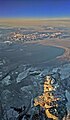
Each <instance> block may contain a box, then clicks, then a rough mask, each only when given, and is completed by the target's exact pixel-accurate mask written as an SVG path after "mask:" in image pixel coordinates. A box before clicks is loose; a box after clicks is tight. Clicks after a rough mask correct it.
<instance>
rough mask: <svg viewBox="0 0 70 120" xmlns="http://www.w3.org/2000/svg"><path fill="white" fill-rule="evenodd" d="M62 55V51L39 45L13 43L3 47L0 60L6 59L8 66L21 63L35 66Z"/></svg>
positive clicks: (0, 51)
mask: <svg viewBox="0 0 70 120" xmlns="http://www.w3.org/2000/svg"><path fill="white" fill-rule="evenodd" d="M63 53H64V49H62V48H57V47H52V46H45V45H40V44H21V43H13V44H11V45H6V44H5V45H4V46H2V48H1V50H0V58H2V59H4V58H6V59H7V60H8V61H9V63H10V64H13V63H21V62H22V63H23V64H31V65H37V64H39V63H40V64H41V63H44V62H47V61H50V60H52V59H54V58H56V57H57V56H60V55H62V54H63Z"/></svg>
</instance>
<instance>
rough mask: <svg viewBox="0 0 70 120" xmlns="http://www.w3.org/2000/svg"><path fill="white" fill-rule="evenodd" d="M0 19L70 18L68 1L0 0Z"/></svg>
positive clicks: (69, 2)
mask: <svg viewBox="0 0 70 120" xmlns="http://www.w3.org/2000/svg"><path fill="white" fill-rule="evenodd" d="M0 17H29V18H30V17H38V18H39V17H42V18H45V17H70V0H0Z"/></svg>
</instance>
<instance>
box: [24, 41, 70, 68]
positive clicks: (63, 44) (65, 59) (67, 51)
mask: <svg viewBox="0 0 70 120" xmlns="http://www.w3.org/2000/svg"><path fill="white" fill-rule="evenodd" d="M59 43H60V45H59ZM24 44H40V45H45V46H51V47H57V48H62V49H64V53H63V54H62V55H59V56H57V57H56V58H54V59H52V60H50V61H46V62H44V63H42V65H41V64H38V66H39V67H42V68H43V67H46V66H48V67H49V66H52V67H57V66H59V65H63V64H65V63H69V62H70V48H69V46H70V40H63V39H54V40H50V39H47V40H38V41H27V42H25V43H24Z"/></svg>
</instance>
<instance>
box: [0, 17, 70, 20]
mask: <svg viewBox="0 0 70 120" xmlns="http://www.w3.org/2000/svg"><path fill="white" fill-rule="evenodd" d="M15 19H17V20H70V17H44V18H42V17H0V20H15Z"/></svg>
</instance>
